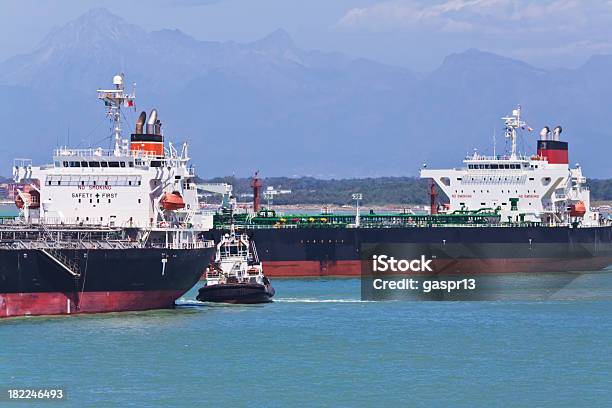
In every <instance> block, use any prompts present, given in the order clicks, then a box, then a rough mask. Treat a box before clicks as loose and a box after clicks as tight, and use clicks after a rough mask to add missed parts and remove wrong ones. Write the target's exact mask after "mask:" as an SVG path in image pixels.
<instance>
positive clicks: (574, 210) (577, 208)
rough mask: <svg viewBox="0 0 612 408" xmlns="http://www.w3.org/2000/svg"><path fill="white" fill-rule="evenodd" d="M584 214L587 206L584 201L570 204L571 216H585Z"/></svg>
mask: <svg viewBox="0 0 612 408" xmlns="http://www.w3.org/2000/svg"><path fill="white" fill-rule="evenodd" d="M584 214H586V206H585V205H584V203H583V202H582V201H579V202H578V203H577V204H572V205H571V206H570V216H571V217H584Z"/></svg>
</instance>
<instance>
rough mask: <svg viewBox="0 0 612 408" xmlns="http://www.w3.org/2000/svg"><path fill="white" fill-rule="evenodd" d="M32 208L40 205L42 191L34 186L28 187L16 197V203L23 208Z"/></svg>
mask: <svg viewBox="0 0 612 408" xmlns="http://www.w3.org/2000/svg"><path fill="white" fill-rule="evenodd" d="M26 204H27V206H28V208H30V209H34V208H39V207H40V193H39V192H38V191H36V190H34V189H33V188H26V189H24V191H23V192H22V193H19V194H17V196H16V197H15V205H16V206H17V208H19V209H20V210H22V209H23V208H24V207H25V206H26Z"/></svg>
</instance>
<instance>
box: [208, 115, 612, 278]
mask: <svg viewBox="0 0 612 408" xmlns="http://www.w3.org/2000/svg"><path fill="white" fill-rule="evenodd" d="M503 120H504V125H505V135H506V137H507V138H508V139H509V141H510V142H511V146H512V148H511V151H510V152H509V153H508V154H506V155H494V156H482V155H479V154H476V153H475V154H474V155H472V156H469V157H467V158H466V159H465V160H464V165H463V167H461V168H457V169H443V170H429V169H422V170H421V177H423V178H428V179H430V180H431V181H432V184H431V209H430V213H429V214H425V215H418V214H372V213H370V214H365V215H359V214H355V215H341V214H320V215H294V214H278V213H275V212H274V211H270V210H260V211H257V212H256V213H255V214H233V215H232V216H230V214H229V213H228V212H227V211H226V212H221V213H219V215H217V217H216V221H215V224H216V232H214V235H215V237H216V238H218V237H219V236H220V233H221V231H225V230H227V229H228V224H229V222H231V221H230V220H231V219H232V217H233V220H234V222H235V223H236V224H237V227H238V228H240V229H242V230H244V231H247V232H248V234H249V235H250V237H251V239H253V240H254V241H255V242H256V243H257V247H258V249H259V256H260V259H261V260H262V261H263V264H264V268H265V270H266V273H267V274H268V275H269V276H296V277H297V276H357V275H360V274H361V267H362V261H363V260H365V258H364V257H365V256H366V254H365V252H364V248H366V247H372V246H385V245H402V246H403V248H404V251H406V252H407V253H409V255H411V256H417V257H418V256H424V257H425V258H427V259H430V260H431V265H432V266H433V270H434V271H435V272H436V273H455V274H463V273H475V274H486V273H517V272H526V273H530V272H562V271H597V270H601V269H604V268H607V267H608V266H610V265H612V225H611V223H610V221H609V220H608V219H604V217H602V216H601V215H600V214H598V213H597V212H594V211H592V210H591V208H590V193H589V190H588V187H587V186H586V179H585V177H584V176H583V175H582V170H581V168H580V167H579V166H576V167H575V168H570V166H569V159H568V143H567V142H565V141H562V140H561V132H562V130H561V127H556V128H555V129H554V130H553V131H552V132H551V131H550V129H549V128H548V127H545V128H543V129H542V131H541V133H540V140H538V141H537V154H534V155H532V156H525V155H520V154H518V152H517V148H516V145H517V143H516V141H517V132H518V131H519V130H520V129H524V128H525V127H526V124H525V122H524V121H523V120H522V119H521V112H520V107H519V108H517V109H515V110H514V111H513V112H512V114H511V115H510V116H508V117H505V118H503ZM253 184H254V188H255V191H254V195H255V198H256V199H255V208H257V207H258V205H259V203H258V202H257V201H258V200H257V198H258V191H257V189H258V188H259V187H260V185H261V183H259V182H257V181H255V182H254V183H253ZM436 187H437V188H439V189H441V190H442V191H443V192H444V193H445V195H446V196H447V197H448V198H449V203H448V204H446V205H443V206H441V205H438V203H437V200H436Z"/></svg>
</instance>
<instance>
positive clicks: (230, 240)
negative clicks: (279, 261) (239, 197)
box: [196, 227, 275, 304]
mask: <svg viewBox="0 0 612 408" xmlns="http://www.w3.org/2000/svg"><path fill="white" fill-rule="evenodd" d="M204 282H205V283H204V286H203V287H201V288H200V290H199V291H198V296H197V297H196V299H197V300H199V301H200V302H215V303H233V304H255V303H268V302H271V301H272V297H273V296H274V293H275V291H274V288H273V287H272V284H271V283H270V280H269V279H268V278H267V277H266V276H265V275H264V273H263V267H262V265H261V262H260V261H259V257H258V256H257V249H256V248H255V243H254V242H252V241H250V240H249V236H248V235H247V234H236V232H235V230H234V228H233V227H232V228H231V229H230V232H229V233H228V234H225V235H223V236H222V237H221V240H220V242H219V243H218V244H217V252H216V255H215V259H214V261H213V262H212V263H211V265H210V266H209V267H208V268H207V269H206V273H205V279H204Z"/></svg>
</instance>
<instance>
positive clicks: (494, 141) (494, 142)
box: [493, 126, 497, 157]
mask: <svg viewBox="0 0 612 408" xmlns="http://www.w3.org/2000/svg"><path fill="white" fill-rule="evenodd" d="M495 144H496V140H495V126H493V157H497V151H496V149H495V148H496V146H495Z"/></svg>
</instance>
